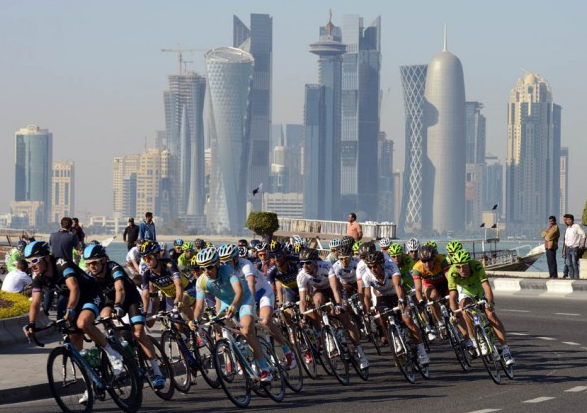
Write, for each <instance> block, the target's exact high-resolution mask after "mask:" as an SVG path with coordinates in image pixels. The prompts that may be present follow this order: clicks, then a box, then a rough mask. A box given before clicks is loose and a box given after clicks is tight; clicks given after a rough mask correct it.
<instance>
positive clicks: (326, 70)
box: [304, 19, 346, 220]
mask: <svg viewBox="0 0 587 413" xmlns="http://www.w3.org/2000/svg"><path fill="white" fill-rule="evenodd" d="M345 51H346V46H345V45H344V44H343V43H341V35H340V28H339V27H335V26H334V24H332V20H331V19H329V21H328V23H327V24H326V26H324V27H321V28H320V38H319V41H318V42H316V43H312V44H311V45H310V52H311V53H314V54H316V55H318V75H319V76H318V83H319V87H318V88H315V87H314V86H311V88H312V89H314V90H313V92H318V91H320V90H321V92H318V93H319V94H320V96H321V102H308V98H311V99H315V98H316V97H318V96H317V95H316V94H315V93H310V95H308V93H306V109H305V113H306V115H308V104H310V105H314V106H316V109H318V108H320V109H321V110H322V109H323V112H322V113H323V115H324V116H323V117H322V118H320V119H319V121H320V125H319V126H318V130H317V131H319V133H320V138H319V139H320V143H319V146H320V149H319V152H318V153H317V155H318V156H319V158H318V159H317V162H318V165H317V166H318V167H319V168H320V169H319V171H318V170H317V171H316V173H314V172H312V171H311V170H308V169H307V168H308V165H304V167H305V168H306V170H305V171H304V173H305V174H308V173H310V174H311V178H312V179H315V180H319V181H320V183H319V184H318V185H319V187H320V188H321V190H319V191H318V193H317V194H315V196H316V197H317V198H314V199H306V197H305V196H304V202H318V210H317V211H315V212H316V213H317V216H315V217H314V216H312V217H311V218H313V219H327V220H337V219H340V217H341V214H342V210H341V206H340V188H341V186H340V165H341V163H340V159H341V153H340V133H341V132H340V131H341V91H342V55H343V54H344V53H345ZM308 86H310V85H306V92H308ZM316 103H317V104H316ZM307 145H308V139H307V136H306V146H305V148H304V150H305V151H307V150H308V147H307ZM308 178H309V177H308V176H305V177H304V181H305V182H307V180H308ZM305 192H306V191H305V190H304V194H305ZM313 209H314V208H308V211H312V210H313ZM306 216H307V217H308V218H310V216H308V215H306Z"/></svg>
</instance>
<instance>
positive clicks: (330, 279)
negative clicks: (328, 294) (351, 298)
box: [328, 275, 342, 305]
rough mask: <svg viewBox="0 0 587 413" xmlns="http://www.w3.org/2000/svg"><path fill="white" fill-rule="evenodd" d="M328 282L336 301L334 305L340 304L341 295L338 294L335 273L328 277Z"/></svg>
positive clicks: (338, 289)
mask: <svg viewBox="0 0 587 413" xmlns="http://www.w3.org/2000/svg"><path fill="white" fill-rule="evenodd" d="M328 282H329V283H330V288H331V289H332V295H334V301H336V305H342V295H341V294H340V288H339V284H340V283H339V282H338V278H336V275H331V276H329V277H328Z"/></svg>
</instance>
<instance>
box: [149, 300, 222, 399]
mask: <svg viewBox="0 0 587 413" xmlns="http://www.w3.org/2000/svg"><path fill="white" fill-rule="evenodd" d="M154 317H155V318H156V319H158V320H160V321H161V323H162V324H163V327H164V329H165V331H163V333H162V334H161V338H160V342H161V347H162V348H163V352H164V354H165V355H166V356H167V358H168V359H169V363H170V365H171V367H172V374H173V384H174V386H175V388H176V389H177V390H178V391H180V392H181V393H187V392H188V391H189V390H190V387H191V385H192V384H193V383H192V376H193V379H194V380H195V379H196V378H197V376H198V371H199V372H200V373H201V375H202V377H203V378H204V380H205V381H206V383H208V385H209V386H210V387H212V388H214V389H217V388H218V387H220V381H219V380H218V376H217V375H216V369H215V367H214V358H213V356H212V354H213V348H214V344H213V341H212V338H211V336H210V334H208V332H206V331H204V330H203V329H202V328H200V329H198V332H197V336H196V332H195V331H193V330H192V329H190V328H189V327H188V325H187V323H186V322H185V321H184V320H183V319H182V318H181V316H180V315H179V313H178V312H177V311H160V312H159V313H157V314H156V315H155V316H154ZM177 324H179V325H181V326H182V329H183V331H185V333H183V332H182V331H180V330H179V329H178V327H177Z"/></svg>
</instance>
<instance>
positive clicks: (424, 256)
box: [418, 245, 438, 261]
mask: <svg viewBox="0 0 587 413" xmlns="http://www.w3.org/2000/svg"><path fill="white" fill-rule="evenodd" d="M418 251H419V254H418V255H419V256H420V259H421V260H422V261H429V260H431V259H434V257H436V254H438V252H437V251H436V248H434V247H433V246H432V245H424V246H422V247H420V249H419V250H418Z"/></svg>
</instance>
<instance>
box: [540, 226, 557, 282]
mask: <svg viewBox="0 0 587 413" xmlns="http://www.w3.org/2000/svg"><path fill="white" fill-rule="evenodd" d="M560 236H561V233H560V230H559V228H558V225H557V223H556V217H555V216H554V215H551V216H549V217H548V227H546V229H545V230H544V231H542V238H544V250H545V252H546V262H547V263H548V273H549V274H550V278H558V271H557V267H556V250H557V249H558V240H559V238H560Z"/></svg>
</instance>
